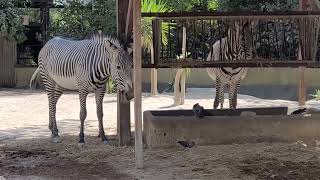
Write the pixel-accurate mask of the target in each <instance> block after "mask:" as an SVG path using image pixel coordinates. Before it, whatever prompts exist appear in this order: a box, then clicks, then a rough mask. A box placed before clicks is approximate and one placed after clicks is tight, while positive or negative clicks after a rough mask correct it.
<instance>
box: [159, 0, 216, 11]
mask: <svg viewBox="0 0 320 180" xmlns="http://www.w3.org/2000/svg"><path fill="white" fill-rule="evenodd" d="M164 1H165V2H166V3H167V4H168V6H169V7H170V8H171V9H172V10H174V11H207V10H215V9H216V8H217V5H218V4H217V0H164Z"/></svg>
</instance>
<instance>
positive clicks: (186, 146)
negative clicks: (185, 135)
mask: <svg viewBox="0 0 320 180" xmlns="http://www.w3.org/2000/svg"><path fill="white" fill-rule="evenodd" d="M178 143H179V144H181V146H183V147H185V148H192V147H193V146H194V145H195V143H194V142H193V141H191V142H188V141H178Z"/></svg>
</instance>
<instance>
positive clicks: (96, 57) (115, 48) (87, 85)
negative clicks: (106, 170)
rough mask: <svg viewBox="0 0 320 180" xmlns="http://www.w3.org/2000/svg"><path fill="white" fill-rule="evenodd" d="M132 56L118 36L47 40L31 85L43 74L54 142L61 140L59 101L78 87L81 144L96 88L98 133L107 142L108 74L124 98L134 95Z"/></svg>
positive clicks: (97, 35)
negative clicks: (88, 105)
mask: <svg viewBox="0 0 320 180" xmlns="http://www.w3.org/2000/svg"><path fill="white" fill-rule="evenodd" d="M132 64H133V62H132V58H131V56H130V55H129V54H128V52H127V50H126V49H125V47H123V46H122V45H121V44H120V42H119V41H118V40H117V39H114V38H111V37H108V36H105V35H102V34H101V33H99V34H95V35H92V36H91V38H88V39H84V40H80V41H75V40H66V39H63V38H60V37H55V38H53V39H51V40H50V41H48V42H47V43H46V44H45V45H44V47H43V48H42V49H41V51H40V53H39V67H38V69H37V70H36V71H35V72H34V74H33V76H32V78H31V80H30V87H31V88H33V87H34V86H35V84H36V79H37V76H38V74H39V73H40V75H41V77H42V79H43V83H44V86H45V89H46V92H47V95H48V100H49V129H50V130H51V132H52V135H51V137H52V141H53V142H59V141H60V137H59V134H58V128H57V123H56V104H57V101H58V99H59V98H60V96H61V95H62V93H63V91H64V90H77V91H78V92H79V99H80V122H81V126H80V134H79V143H80V145H83V144H84V120H85V119H86V116H87V110H86V98H87V95H88V93H89V92H91V91H94V93H95V99H96V106H97V117H98V121H99V136H100V138H101V139H102V141H103V142H107V138H106V136H105V132H104V128H103V120H102V118H103V108H102V103H103V97H104V94H105V91H106V81H107V79H108V77H109V76H111V77H112V79H113V80H114V81H115V83H116V84H117V87H118V89H119V90H120V92H121V93H123V94H124V95H125V97H126V98H123V99H122V101H130V100H131V99H132V98H133V89H132V87H133V81H132Z"/></svg>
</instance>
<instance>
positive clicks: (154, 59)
mask: <svg viewBox="0 0 320 180" xmlns="http://www.w3.org/2000/svg"><path fill="white" fill-rule="evenodd" d="M160 48H161V22H160V20H159V19H155V20H152V44H151V47H150V52H151V64H157V63H158V60H159V59H160V51H161V50H160ZM150 73H151V78H150V86H151V90H150V93H151V95H157V94H158V70H157V69H155V68H153V69H151V72H150Z"/></svg>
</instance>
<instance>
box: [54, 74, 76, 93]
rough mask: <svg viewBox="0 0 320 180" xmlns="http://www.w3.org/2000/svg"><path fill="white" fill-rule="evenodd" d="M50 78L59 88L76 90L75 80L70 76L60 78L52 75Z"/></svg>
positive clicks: (74, 77)
mask: <svg viewBox="0 0 320 180" xmlns="http://www.w3.org/2000/svg"><path fill="white" fill-rule="evenodd" d="M51 78H52V79H53V80H54V81H55V82H56V83H57V84H58V85H59V86H61V87H63V88H65V89H69V90H77V89H78V85H77V79H76V76H71V77H62V76H57V75H53V76H51Z"/></svg>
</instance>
